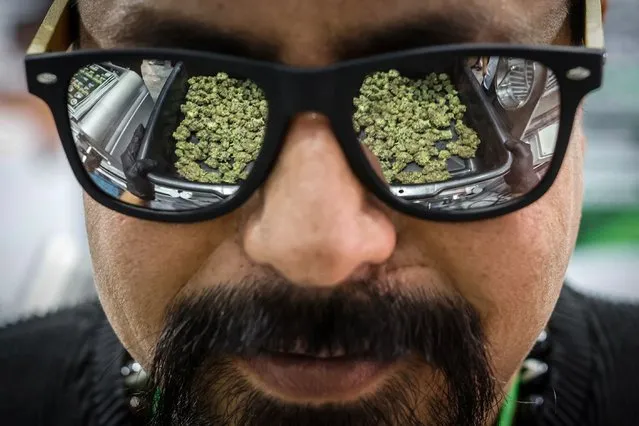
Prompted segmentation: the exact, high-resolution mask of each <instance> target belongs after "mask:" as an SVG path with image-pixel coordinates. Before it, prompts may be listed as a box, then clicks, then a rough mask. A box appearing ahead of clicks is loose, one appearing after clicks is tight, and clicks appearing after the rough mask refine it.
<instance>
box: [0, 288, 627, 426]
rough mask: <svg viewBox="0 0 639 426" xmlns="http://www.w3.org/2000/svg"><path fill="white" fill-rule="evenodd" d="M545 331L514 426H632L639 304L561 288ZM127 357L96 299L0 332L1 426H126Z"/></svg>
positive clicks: (129, 419)
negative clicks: (541, 367) (540, 366)
mask: <svg viewBox="0 0 639 426" xmlns="http://www.w3.org/2000/svg"><path fill="white" fill-rule="evenodd" d="M548 332H549V339H548V346H547V347H546V348H545V349H544V352H545V354H544V355H543V360H544V361H545V362H547V363H548V365H549V367H550V369H549V372H548V373H547V374H546V375H545V376H544V379H543V381H539V380H538V383H530V384H528V385H526V386H523V387H522V391H525V392H522V393H521V394H520V400H524V401H528V402H530V403H528V404H520V405H519V406H518V411H517V417H516V421H515V424H516V425H518V426H519V425H525V426H528V425H549V426H560V425H561V426H595V425H596V426H636V425H639V305H631V304H624V303H614V302H610V301H606V300H602V299H597V298H593V297H588V296H585V295H582V294H580V293H578V292H576V291H574V290H572V289H570V288H569V287H564V289H563V291H562V294H561V297H560V299H559V302H558V303H557V307H556V309H555V311H554V313H553V315H552V318H551V321H550V324H549V326H548ZM127 356H128V355H127V353H126V351H125V350H124V348H123V347H122V345H121V344H120V343H119V341H118V339H117V337H116V336H115V334H114V333H113V330H112V329H111V327H110V325H109V323H108V322H107V320H106V318H105V315H104V313H103V311H102V309H101V307H100V305H99V304H98V303H97V302H93V303H88V304H84V305H81V306H78V307H75V308H70V309H64V310H61V311H59V312H55V313H52V314H49V315H47V316H45V317H38V318H30V319H27V320H24V321H21V322H18V323H15V324H11V325H7V326H4V327H3V328H0V425H6V426H13V425H16V426H17V425H19V426H31V425H65V426H66V425H69V426H75V425H78V426H80V425H82V426H93V425H95V426H121V425H131V424H132V422H133V416H132V415H131V408H130V406H129V401H130V397H129V396H128V393H127V391H126V387H125V383H124V377H123V376H122V374H121V372H120V370H121V368H122V366H123V364H124V363H125V361H126V359H127ZM527 389H528V390H527ZM533 402H534V403H533ZM460 426H461V425H460Z"/></svg>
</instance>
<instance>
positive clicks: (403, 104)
mask: <svg viewBox="0 0 639 426" xmlns="http://www.w3.org/2000/svg"><path fill="white" fill-rule="evenodd" d="M353 104H354V105H355V108H356V111H355V114H354V117H353V126H354V128H355V131H356V132H357V133H359V134H360V135H361V137H362V143H363V144H365V145H366V146H367V147H368V148H369V149H370V150H371V152H372V153H373V154H374V155H375V156H376V157H377V159H378V160H379V162H380V164H381V166H382V172H383V174H384V177H385V179H386V180H387V181H388V182H390V183H404V184H424V183H432V182H441V181H445V180H448V179H450V173H449V172H448V169H447V167H446V165H447V160H448V159H449V158H450V157H451V156H453V155H455V156H459V157H462V158H473V157H474V156H475V154H476V152H477V147H478V146H479V143H480V140H479V136H477V133H476V132H475V131H474V130H473V129H471V128H470V127H468V126H466V125H465V124H464V123H463V122H462V119H463V117H464V114H465V113H466V106H465V105H463V104H462V103H461V100H460V99H459V96H458V92H457V90H455V87H454V85H453V83H452V81H451V79H450V77H449V76H448V75H447V74H434V73H433V74H430V75H428V76H427V77H426V78H424V79H409V78H407V77H403V76H401V75H400V73H399V72H398V71H396V70H390V71H388V72H378V73H375V74H372V75H370V76H368V77H367V78H366V79H365V80H364V83H363V84H362V87H361V89H360V95H359V96H358V97H357V98H355V99H354V101H353ZM438 143H439V144H440V146H445V149H438V148H437V144H438ZM444 144H445V145H444ZM409 164H413V168H415V165H416V166H418V168H421V170H418V171H414V170H410V171H409V170H405V169H406V168H407V166H408V165H409Z"/></svg>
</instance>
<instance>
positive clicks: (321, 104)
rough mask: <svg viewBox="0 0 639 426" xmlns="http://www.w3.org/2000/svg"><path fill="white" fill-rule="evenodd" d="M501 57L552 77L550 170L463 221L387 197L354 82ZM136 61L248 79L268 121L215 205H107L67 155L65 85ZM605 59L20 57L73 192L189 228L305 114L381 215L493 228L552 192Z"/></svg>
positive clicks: (553, 52) (220, 210)
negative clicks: (360, 126)
mask: <svg viewBox="0 0 639 426" xmlns="http://www.w3.org/2000/svg"><path fill="white" fill-rule="evenodd" d="M483 56H508V57H516V58H522V59H529V60H533V61H536V62H539V63H541V64H542V65H544V66H545V67H547V68H548V69H550V70H552V71H553V73H554V74H555V76H556V77H557V81H558V84H559V88H560V98H561V108H560V121H559V131H558V136H557V143H556V146H555V153H554V155H553V158H552V161H551V164H550V166H549V168H548V170H547V172H546V174H545V176H544V178H543V179H542V180H541V182H540V183H539V185H537V187H536V188H535V189H533V190H532V191H531V192H529V193H527V194H525V195H523V196H521V197H519V198H517V199H515V200H511V201H509V202H506V203H504V204H501V205H500V206H499V207H489V208H481V209H473V210H472V211H465V210H451V211H428V210H424V208H423V207H422V206H418V205H415V204H414V203H412V202H410V201H407V200H403V199H401V198H398V197H397V196H395V195H393V194H392V193H391V191H390V190H389V188H388V186H387V184H385V183H384V182H383V181H382V180H381V179H380V178H379V177H378V175H377V174H376V173H375V171H374V169H373V168H372V166H371V164H370V162H369V161H368V159H367V158H366V155H365V153H364V151H363V150H362V148H361V143H360V142H359V141H358V138H357V135H356V134H355V131H354V129H353V125H352V113H353V98H354V97H356V96H357V94H358V91H359V88H360V87H361V83H362V82H363V80H364V78H365V77H366V76H368V75H369V74H371V73H374V72H378V71H387V70H389V69H400V70H401V69H403V68H416V67H417V68H419V67H420V66H421V67H423V64H427V63H429V62H431V63H432V62H436V61H446V60H451V59H453V58H463V57H483ZM143 59H154V60H170V61H173V62H174V63H177V62H182V63H183V64H184V65H185V66H186V68H187V69H189V68H191V67H192V68H195V69H197V70H198V71H200V72H204V71H207V70H208V72H209V73H217V72H226V73H228V74H230V75H233V76H238V77H241V78H246V79H250V80H252V81H253V82H255V83H256V84H257V85H258V86H259V87H260V88H261V89H262V90H263V91H264V93H265V95H266V98H267V101H268V120H267V128H266V134H265V137H264V142H263V146H262V151H261V153H260V155H259V158H258V161H257V162H256V163H255V166H254V168H253V171H252V172H251V174H250V176H249V177H248V178H247V180H246V181H245V182H244V183H243V184H242V185H241V186H240V187H239V189H238V190H237V192H236V193H235V194H234V195H232V196H230V197H229V198H227V199H226V200H225V201H223V202H220V203H216V204H213V205H211V206H207V207H202V208H199V209H196V210H183V211H156V210H151V209H149V208H145V207H140V206H136V205H132V204H128V203H125V202H123V201H120V200H117V199H114V198H111V197H110V196H108V195H107V194H105V193H104V192H102V191H101V190H100V189H98V187H97V185H96V184H95V183H94V182H93V181H92V180H91V179H90V177H89V176H88V174H87V172H86V171H85V169H84V167H83V165H82V163H81V160H80V157H79V156H78V154H77V150H76V146H75V142H74V140H73V136H72V132H71V125H70V121H69V117H68V112H67V93H68V87H69V84H70V81H71V78H72V77H73V75H74V74H75V73H76V72H77V71H78V70H79V69H80V68H82V67H84V66H87V65H90V64H95V63H103V62H114V63H119V62H124V63H132V62H139V63H141V62H142V60H143ZM604 62H605V53H604V50H602V49H594V48H584V47H558V46H519V45H504V44H461V45H445V46H436V47H428V48H420V49H412V50H407V51H403V52H394V53H389V54H384V55H378V56H374V57H370V58H364V59H357V60H352V61H348V62H342V63H337V64H335V65H331V66H327V67H324V68H319V69H304V68H295V67H289V66H285V65H280V64H274V63H269V62H261V61H253V60H249V59H243V58H237V57H232V56H226V55H220V54H215V53H207V52H200V51H191V50H181V49H164V48H136V49H113V50H81V51H73V52H66V53H47V54H39V55H32V56H27V58H26V61H25V63H26V71H27V82H28V85H29V91H30V92H31V93H32V94H33V95H35V96H38V97H40V98H41V99H42V100H44V101H45V102H46V103H47V104H48V105H49V107H50V109H51V111H52V112H53V116H54V119H55V122H56V125H57V128H58V132H59V134H60V138H61V140H62V144H63V147H64V151H65V153H66V155H67V158H68V160H69V163H70V165H71V168H72V170H73V172H74V174H75V176H76V178H77V179H78V181H79V182H80V184H81V185H82V187H83V189H84V190H85V191H86V192H87V193H88V194H89V195H90V196H91V197H92V198H93V199H94V200H96V201H97V202H98V203H100V204H102V205H104V206H105V207H107V208H110V209H113V210H115V211H117V212H120V213H122V214H126V215H130V216H133V217H137V218H140V219H147V220H155V221H163V222H178V223H187V222H198V221H203V220H209V219H214V218H216V217H219V216H222V215H224V214H227V213H229V212H231V211H233V210H235V209H237V208H238V207H240V206H241V205H242V204H243V203H244V202H246V201H247V200H248V199H249V197H250V196H251V195H252V194H253V193H254V192H255V191H256V190H257V189H258V188H259V186H260V185H262V184H263V182H264V181H265V180H266V179H267V178H268V176H269V173H270V171H271V170H272V168H273V166H274V164H275V163H276V160H277V157H278V155H279V153H280V151H281V149H282V146H283V143H284V139H285V135H286V132H287V129H288V127H289V124H290V121H291V119H292V118H293V117H294V116H295V115H296V114H299V113H303V112H314V113H319V114H322V115H324V116H326V117H328V119H329V120H330V124H331V127H332V131H333V132H334V134H335V136H336V139H337V141H338V142H339V144H340V146H341V149H342V151H343V152H344V154H345V156H346V158H347V160H348V163H349V165H350V167H351V169H352V171H353V173H354V174H355V175H356V176H357V177H358V178H359V180H360V181H361V183H362V184H363V185H364V186H365V187H366V188H367V189H368V190H369V191H370V192H371V193H373V194H374V195H375V196H376V197H377V198H378V199H380V200H381V201H382V202H384V203H386V204H387V205H388V206H390V207H391V208H393V209H395V210H397V211H399V212H401V213H404V214H407V215H410V216H413V217H416V218H420V219H425V220H433V221H444V222H460V221H473V220H482V219H489V218H495V217H498V216H501V215H504V214H508V213H512V212H514V211H516V210H519V209H522V208H524V207H526V206H528V205H530V204H531V203H533V202H535V201H536V200H538V199H539V198H540V197H542V196H543V195H544V194H545V193H546V192H547V191H548V189H549V188H550V187H551V185H552V183H553V182H554V180H555V178H556V177H557V174H558V172H559V169H560V167H561V164H562V162H563V158H564V156H565V153H566V150H567V147H568V143H569V141H570V136H571V133H572V128H573V124H574V118H575V114H576V111H577V109H578V107H579V105H580V103H581V101H582V99H583V98H584V97H585V96H586V95H587V94H588V93H590V92H592V91H594V90H596V89H598V88H599V87H601V84H602V78H603V66H604Z"/></svg>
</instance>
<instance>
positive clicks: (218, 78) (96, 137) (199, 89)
mask: <svg viewBox="0 0 639 426" xmlns="http://www.w3.org/2000/svg"><path fill="white" fill-rule="evenodd" d="M192 71H193V70H189V69H188V67H186V66H185V65H184V64H183V63H175V62H171V61H157V60H139V61H132V62H131V63H117V64H116V63H101V64H92V65H89V66H86V67H84V68H82V69H80V70H78V71H77V72H76V73H75V75H74V76H73V78H72V79H71V84H70V86H69V93H68V112H69V120H70V123H71V128H72V133H73V137H74V140H75V145H76V148H77V152H78V155H79V157H80V160H81V162H82V164H83V166H84V168H85V170H86V172H87V173H88V175H89V177H90V178H91V180H92V181H93V182H94V183H95V184H96V186H97V187H98V188H100V190H101V191H103V192H104V193H106V194H108V195H109V196H111V197H113V198H117V199H119V200H121V201H124V202H127V203H130V204H134V205H138V206H143V207H145V208H149V209H152V210H163V211H184V210H193V209H198V208H202V207H207V206H210V205H213V204H220V203H224V202H225V201H227V200H228V199H230V198H231V197H232V196H233V195H234V194H235V193H236V192H237V190H238V189H239V188H240V186H241V185H242V184H243V182H245V181H246V179H247V178H248V176H249V174H250V173H251V170H252V167H253V164H254V162H255V161H256V159H257V157H258V155H259V153H260V150H261V147H262V142H263V138H264V133H265V128H266V119H267V115H268V104H267V101H266V96H265V94H264V92H263V91H262V89H260V87H258V86H257V85H256V84H255V83H254V82H252V81H250V80H247V79H243V78H241V77H239V76H231V75H228V74H226V73H224V72H217V73H216V72H213V73H211V72H208V73H207V74H202V73H199V72H192Z"/></svg>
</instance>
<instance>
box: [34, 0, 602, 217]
mask: <svg viewBox="0 0 639 426" xmlns="http://www.w3.org/2000/svg"><path fill="white" fill-rule="evenodd" d="M584 10H585V16H584V24H585V25H584V30H585V31H584V33H585V34H584V37H583V43H582V45H581V46H576V47H563V46H562V47H557V46H521V45H509V44H455V45H442V46H435V47H427V48H418V49H411V50H406V51H400V52H393V53H388V54H382V55H377V56H373V57H367V58H363V59H356V60H349V61H345V62H339V63H336V64H334V65H331V66H327V67H323V68H315V69H309V68H303V69H302V68H295V67H290V66H284V65H280V64H275V63H270V62H264V61H256V60H249V59H243V58H238V57H234V56H229V55H221V54H214V53H207V52H201V51H194V50H183V49H172V48H171V49H168V48H166V49H165V48H133V49H109V50H78V51H74V50H73V48H72V47H73V44H74V37H73V36H72V30H71V29H72V28H73V27H74V25H73V20H74V18H73V17H74V13H75V12H74V11H73V10H72V6H71V5H70V2H69V0H57V1H55V2H54V4H53V6H52V8H51V10H50V11H49V14H48V15H47V17H46V18H45V22H44V24H43V26H42V27H41V29H40V31H39V32H38V34H37V35H36V38H35V40H34V42H33V43H32V45H31V47H30V48H29V51H28V54H27V57H26V60H25V62H26V72H27V81H28V85H29V90H30V92H31V93H32V94H34V95H35V96H38V97H40V98H41V99H43V100H44V101H45V102H46V103H47V104H48V105H49V107H50V109H51V111H52V112H53V116H54V118H55V121H56V124H57V128H58V131H59V134H60V138H61V141H62V144H63V146H64V151H65V153H66V155H67V158H68V160H69V163H70V165H71V168H72V169H73V172H74V174H75V176H76V178H77V180H78V181H79V182H80V184H81V185H82V187H83V189H84V190H85V191H86V192H87V193H88V194H89V195H90V196H91V197H92V198H93V199H95V200H96V201H97V202H98V203H100V204H102V205H104V206H106V207H108V208H110V209H113V210H115V211H118V212H120V213H123V214H126V215H130V216H134V217H137V218H141V219H147V220H156V221H165V222H197V221H202V220H209V219H213V218H216V217H218V216H221V215H224V214H226V213H229V212H231V211H233V210H234V209H236V208H238V207H239V206H241V205H242V204H243V203H244V202H246V201H247V200H248V198H249V197H250V196H251V195H252V194H253V193H254V191H255V190H256V189H258V188H259V187H260V186H261V185H262V184H263V183H264V181H265V180H266V179H267V178H268V176H269V173H270V172H271V170H272V169H273V167H274V165H275V163H276V162H277V158H278V155H279V153H280V151H281V149H282V145H283V143H284V140H285V136H286V133H287V131H288V128H289V126H290V124H291V120H292V118H293V117H294V116H295V115H296V114H298V113H302V112H313V113H318V114H321V115H323V116H325V117H327V119H328V120H329V122H330V127H331V130H332V132H333V134H334V136H335V139H336V141H337V142H338V143H339V145H340V147H341V150H342V151H343V154H344V156H345V158H346V160H347V162H348V164H349V166H350V167H351V169H352V172H353V174H354V175H355V176H356V177H357V178H358V179H359V180H360V182H361V184H362V185H363V186H364V187H365V188H367V189H368V190H369V191H370V192H371V193H372V194H374V195H375V196H376V197H377V198H378V199H379V200H381V201H382V202H384V203H386V204H387V205H388V206H390V207H391V208H393V209H395V210H397V211H399V212H402V213H404V214H407V215H410V216H413V217H416V218H420V219H425V220H435V221H449V222H451V221H471V220H479V219H487V218H494V217H498V216H500V215H504V214H507V213H511V212H514V211H516V210H518V209H521V208H524V207H526V206H528V205H530V204H531V203H533V202H534V201H536V200H538V199H539V198H540V197H541V196H543V195H544V193H545V192H546V191H547V190H548V189H549V188H550V187H551V185H552V183H553V181H554V180H555V178H556V177H557V174H558V172H559V169H560V167H561V164H562V161H563V158H564V156H565V153H566V150H567V147H568V143H569V141H570V135H571V132H572V127H573V123H574V117H575V114H576V111H577V109H578V107H579V104H580V102H581V101H582V99H583V98H584V97H585V96H586V95H587V94H588V93H590V92H592V91H594V90H596V89H598V88H599V87H600V86H601V82H602V74H603V66H604V62H605V51H604V42H603V27H602V15H601V2H600V0H586V2H585V8H584ZM301 167H303V165H301ZM300 190H305V189H304V188H300ZM316 190H318V191H321V190H322V188H317V189H316Z"/></svg>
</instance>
